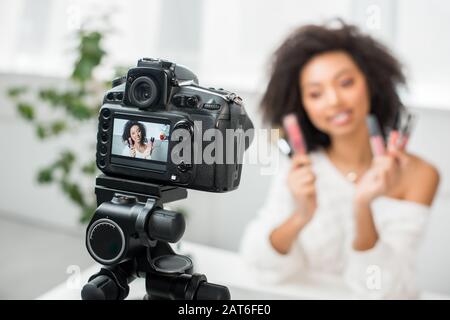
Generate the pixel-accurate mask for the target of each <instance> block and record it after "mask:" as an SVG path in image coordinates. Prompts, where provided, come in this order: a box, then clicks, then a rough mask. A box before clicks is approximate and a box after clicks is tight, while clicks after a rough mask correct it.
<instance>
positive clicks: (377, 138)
mask: <svg viewBox="0 0 450 320" xmlns="http://www.w3.org/2000/svg"><path fill="white" fill-rule="evenodd" d="M367 126H368V128H369V133H370V146H371V147H372V152H373V154H374V156H380V155H383V154H385V153H386V148H385V146H384V139H383V135H382V134H381V129H380V125H379V124H378V120H377V118H375V116H374V115H372V114H371V115H368V116H367Z"/></svg>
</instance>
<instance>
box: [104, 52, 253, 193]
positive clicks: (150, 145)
mask: <svg viewBox="0 0 450 320" xmlns="http://www.w3.org/2000/svg"><path fill="white" fill-rule="evenodd" d="M252 128H253V125H252V122H251V121H250V119H249V117H248V116H247V113H246V112H245V109H244V107H243V104H242V100H241V99H240V98H239V97H238V96H236V95H235V94H234V93H231V92H228V91H225V90H222V89H219V90H215V89H213V88H209V89H207V88H203V87H200V86H199V85H198V79H197V77H196V76H195V74H194V73H193V72H192V71H190V70H189V69H187V68H185V67H183V66H180V65H176V64H175V63H172V62H170V61H166V60H159V59H141V60H139V62H138V64H137V67H136V68H131V69H130V70H129V71H128V73H127V75H126V76H125V77H121V78H119V79H116V80H114V81H113V88H112V89H111V90H109V91H108V92H107V93H106V94H105V96H104V100H103V105H102V107H101V109H100V112H99V124H98V135H97V154H96V159H97V166H98V168H99V169H100V170H101V171H102V172H104V173H105V174H107V175H110V176H116V177H121V178H128V179H133V180H139V181H146V182H151V183H157V184H164V185H174V186H181V187H185V188H191V189H198V190H204V191H211V192H226V191H230V190H234V189H236V188H237V187H238V185H239V181H240V176H241V170H242V160H243V151H245V149H246V148H247V147H248V145H249V144H250V143H251V139H252V137H251V136H249V141H248V143H247V141H246V140H245V132H247V130H248V129H252ZM229 130H231V131H230V132H232V133H233V134H228V131H229ZM149 136H151V137H149ZM205 136H207V139H205ZM219 136H220V137H219ZM205 150H209V151H212V152H210V153H208V155H209V156H212V157H213V161H211V157H210V158H209V159H206V158H204V157H203V155H204V154H203V153H204V151H205Z"/></svg>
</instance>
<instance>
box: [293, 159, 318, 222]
mask: <svg viewBox="0 0 450 320" xmlns="http://www.w3.org/2000/svg"><path fill="white" fill-rule="evenodd" d="M315 181H316V176H315V174H314V172H313V171H312V167H311V161H310V160H309V158H308V156H307V155H305V154H296V155H294V156H293V157H292V166H291V169H290V171H289V174H288V179H287V183H288V187H289V190H290V191H291V193H292V196H293V197H294V199H295V201H296V204H297V210H296V212H297V213H298V214H299V215H300V216H301V218H302V220H303V222H304V224H306V223H308V222H309V221H310V220H311V219H312V217H313V215H314V212H315V211H316V208H317V199H316V186H315Z"/></svg>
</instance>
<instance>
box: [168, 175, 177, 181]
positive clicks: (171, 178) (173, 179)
mask: <svg viewBox="0 0 450 320" xmlns="http://www.w3.org/2000/svg"><path fill="white" fill-rule="evenodd" d="M170 181H174V182H176V181H178V176H177V175H176V174H171V175H170Z"/></svg>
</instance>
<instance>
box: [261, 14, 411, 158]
mask: <svg viewBox="0 0 450 320" xmlns="http://www.w3.org/2000/svg"><path fill="white" fill-rule="evenodd" d="M339 23H340V27H338V28H336V27H331V26H327V25H306V26H302V27H300V28H298V29H296V30H295V31H294V32H292V33H291V34H290V35H289V36H288V38H287V39H286V40H285V41H284V43H283V44H282V45H281V46H280V47H279V48H278V49H277V50H276V51H275V53H274V55H273V58H272V59H273V63H272V64H271V75H270V80H269V83H268V86H267V89H266V91H265V93H264V95H263V98H262V100H261V104H260V108H261V110H262V112H263V120H264V121H265V122H266V123H269V124H270V125H271V126H272V127H277V128H281V127H282V119H283V116H284V115H286V114H288V113H292V112H294V113H297V115H298V118H299V122H300V125H301V127H302V131H303V135H304V138H305V142H306V145H307V148H308V151H313V150H316V149H317V148H319V147H325V148H326V147H328V146H329V145H330V143H331V141H330V137H329V136H328V135H327V134H326V133H324V132H322V131H320V130H319V129H317V128H316V127H315V126H314V125H313V124H312V122H311V121H310V119H309V117H308V115H307V113H306V111H305V108H304V106H303V103H302V93H301V90H300V86H299V78H300V77H299V74H300V72H301V70H302V68H303V66H304V65H305V64H306V63H307V62H308V61H309V60H310V59H312V58H313V57H314V56H316V55H318V54H321V53H325V52H329V51H344V52H346V53H348V54H349V55H350V56H351V57H352V59H353V60H354V62H355V63H356V65H357V66H358V67H359V68H360V70H361V71H362V73H363V74H364V76H365V78H366V81H367V85H368V89H369V92H370V113H372V114H374V115H375V116H376V117H377V119H378V121H379V122H380V124H381V127H382V130H383V135H386V127H388V126H390V125H391V123H392V121H394V117H395V115H396V114H397V112H398V111H399V109H400V108H402V107H403V106H402V103H401V101H400V97H399V95H398V93H397V86H398V85H404V84H405V82H406V81H405V76H404V74H403V71H402V66H401V64H400V63H399V61H398V60H397V59H396V58H394V57H393V55H392V54H391V53H390V51H389V50H388V49H387V48H386V47H385V46H384V45H382V44H381V43H379V42H377V41H376V40H374V39H373V38H372V37H370V36H369V35H364V34H362V33H361V32H360V30H359V29H358V28H357V27H356V26H353V25H348V24H346V23H345V22H343V21H342V20H339Z"/></svg>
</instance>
